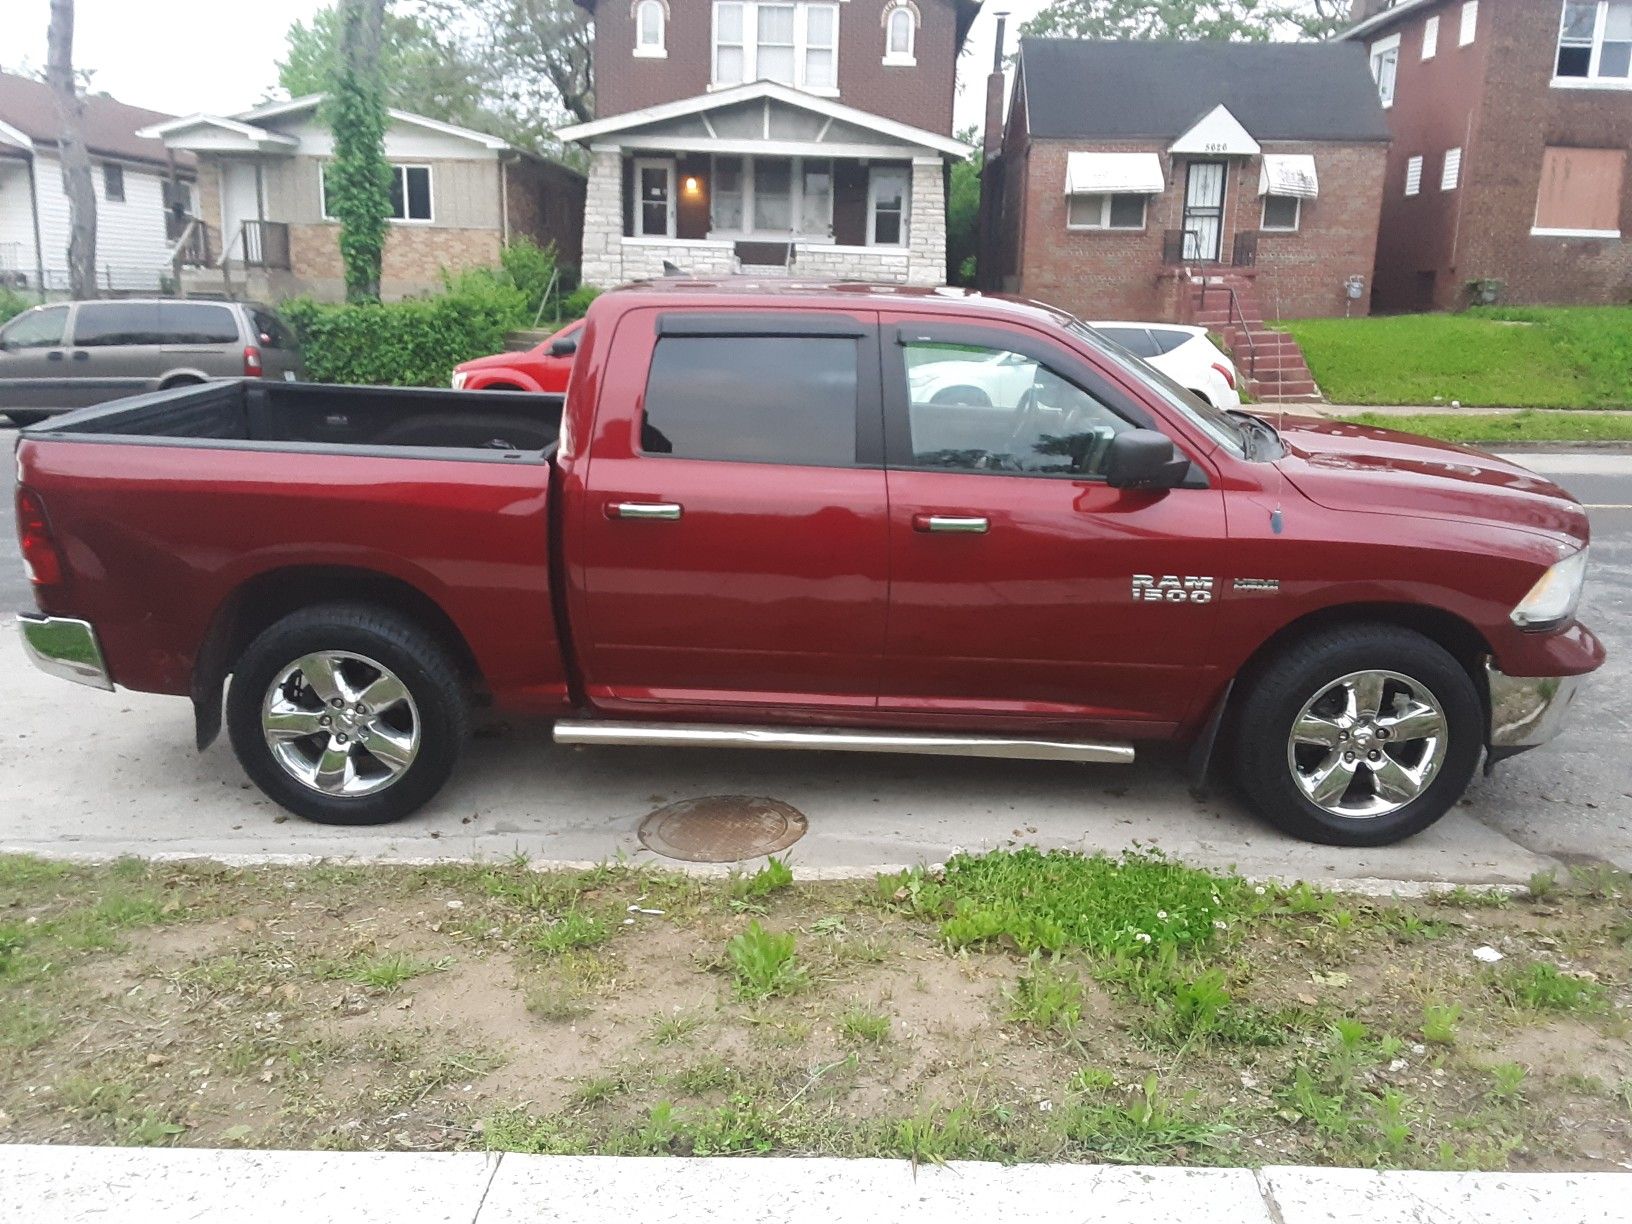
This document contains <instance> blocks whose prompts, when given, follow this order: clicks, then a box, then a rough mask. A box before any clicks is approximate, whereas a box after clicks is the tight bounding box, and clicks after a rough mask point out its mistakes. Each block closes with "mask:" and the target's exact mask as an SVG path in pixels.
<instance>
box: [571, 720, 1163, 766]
mask: <svg viewBox="0 0 1632 1224" xmlns="http://www.w3.org/2000/svg"><path fill="white" fill-rule="evenodd" d="M555 742H556V743H558V744H620V745H623V746H625V747H648V748H650V747H660V748H780V749H808V750H811V751H817V752H910V753H919V754H923V755H927V756H969V757H1005V758H1008V759H1010V760H1019V761H1087V762H1091V763H1093V764H1097V765H1129V764H1132V762H1133V745H1132V744H1122V743H1116V742H1114V741H1111V742H1105V743H1094V742H1089V741H1087V740H1051V739H1010V738H1006V737H998V736H991V735H950V734H940V733H936V732H931V731H916V732H905V733H904V732H900V731H862V730H852V729H849V728H833V727H751V726H738V725H729V724H714V723H665V722H653V723H637V722H616V721H608V720H595V719H564V720H563V721H561V722H558V723H556V724H555Z"/></svg>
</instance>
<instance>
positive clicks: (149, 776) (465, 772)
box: [0, 430, 1632, 883]
mask: <svg viewBox="0 0 1632 1224" xmlns="http://www.w3.org/2000/svg"><path fill="white" fill-rule="evenodd" d="M10 451H11V431H8V430H0V455H5V456H8V457H9V455H10ZM1523 461H1524V462H1526V463H1528V464H1529V465H1530V466H1532V467H1534V468H1536V469H1537V470H1539V471H1543V472H1546V473H1548V474H1549V475H1551V476H1553V477H1554V478H1555V479H1557V480H1558V481H1559V482H1560V483H1562V484H1564V485H1565V486H1566V487H1567V488H1569V489H1571V491H1572V492H1574V493H1575V494H1576V495H1577V496H1578V497H1580V498H1581V499H1582V500H1583V501H1584V502H1587V503H1588V504H1589V505H1594V506H1597V507H1603V508H1595V509H1593V510H1592V511H1591V514H1592V519H1593V531H1594V536H1595V540H1594V543H1593V574H1592V579H1591V581H1590V583H1589V586H1588V594H1587V599H1586V603H1585V606H1584V609H1583V618H1584V619H1585V620H1586V622H1587V623H1588V624H1590V625H1592V626H1593V627H1594V629H1596V630H1597V631H1598V632H1599V633H1600V634H1601V635H1602V636H1603V637H1604V638H1605V639H1606V641H1608V643H1609V646H1610V661H1609V664H1608V665H1607V667H1606V668H1605V669H1604V670H1603V671H1602V672H1601V673H1600V674H1599V676H1598V678H1597V679H1596V680H1595V682H1594V684H1593V685H1592V686H1591V687H1590V688H1589V689H1588V691H1587V692H1586V694H1585V695H1584V696H1583V697H1582V698H1581V699H1580V703H1579V705H1578V707H1577V710H1576V712H1575V717H1574V721H1573V725H1572V727H1571V728H1570V730H1569V732H1568V733H1567V735H1566V736H1565V738H1564V739H1562V740H1561V741H1559V742H1558V743H1556V744H1554V745H1553V746H1551V747H1550V748H1547V749H1544V750H1542V751H1539V752H1534V753H1530V754H1527V755H1526V756H1523V757H1521V758H1518V759H1517V760H1514V761H1511V762H1508V763H1506V764H1504V765H1502V766H1501V767H1500V768H1499V769H1498V770H1497V772H1496V775H1495V776H1494V777H1493V778H1489V779H1481V780H1480V781H1479V782H1477V783H1476V784H1475V786H1474V788H1473V789H1472V791H1471V792H1470V793H1469V795H1468V797H1467V798H1466V799H1465V800H1464V801H1463V803H1462V804H1461V805H1460V806H1459V807H1458V808H1457V809H1456V810H1455V811H1453V812H1452V813H1451V814H1450V815H1449V816H1447V817H1446V818H1445V819H1444V820H1442V821H1440V822H1439V824H1437V825H1435V826H1434V827H1433V828H1432V829H1430V830H1429V831H1428V832H1427V833H1424V834H1422V835H1421V836H1419V837H1417V838H1415V839H1413V840H1412V841H1410V842H1408V843H1406V844H1405V845H1402V846H1395V847H1389V848H1385V849H1381V850H1337V849H1332V848H1330V847H1319V846H1309V845H1305V844H1303V843H1301V842H1296V841H1292V840H1290V839H1288V838H1285V837H1283V836H1281V835H1280V834H1278V833H1276V832H1275V831H1273V830H1270V829H1268V828H1266V827H1265V826H1264V825H1262V824H1261V823H1259V822H1258V821H1257V820H1256V819H1254V818H1253V817H1251V816H1250V815H1248V814H1247V813H1246V812H1245V811H1243V810H1242V808H1241V807H1240V806H1239V805H1237V804H1236V803H1235V802H1234V801H1233V800H1232V799H1230V798H1229V797H1228V795H1227V794H1226V793H1224V792H1222V791H1220V792H1219V793H1216V794H1215V795H1213V796H1212V797H1211V798H1210V799H1208V800H1207V801H1205V802H1198V801H1196V800H1195V799H1193V798H1192V797H1191V796H1190V795H1189V794H1188V792H1187V791H1186V789H1185V786H1184V782H1183V778H1182V770H1181V768H1180V763H1179V762H1178V761H1177V759H1175V758H1174V757H1172V756H1170V755H1165V754H1160V753H1144V754H1142V755H1141V759H1140V761H1139V762H1138V763H1137V764H1135V765H1133V766H1131V767H1119V766H1084V765H1067V764H1058V763H1042V762H1008V761H984V760H956V759H950V758H935V757H887V756H864V755H863V756H851V755H845V754H829V753H822V754H784V753H753V752H725V751H679V750H667V749H628V748H563V747H558V746H556V745H554V744H552V743H551V742H550V740H549V738H548V735H547V733H546V731H545V729H543V728H538V727H516V728H512V729H509V730H508V731H506V732H504V733H503V734H500V735H498V736H494V737H485V738H481V739H478V740H476V741H475V742H474V743H473V744H472V745H471V749H470V752H469V753H468V755H467V757H466V759H465V760H464V762H463V763H462V765H461V767H460V769H459V771H458V773H457V774H456V775H455V778H454V780H453V782H452V783H451V784H450V785H449V786H448V788H447V789H446V790H445V791H444V792H443V793H442V795H441V796H440V797H439V798H438V799H437V801H436V802H435V803H434V804H432V805H431V806H430V807H429V808H427V809H426V810H424V811H422V812H420V813H419V814H418V815H416V816H415V817H413V818H411V819H409V820H407V821H404V822H402V823H401V824H398V825H393V826H389V827H387V828H382V829H357V830H353V829H337V828H326V827H323V826H318V825H311V824H306V823H304V822H302V821H300V820H298V819H295V818H292V817H287V818H286V817H285V814H284V813H283V812H282V810H281V809H279V808H276V807H275V806H273V805H272V804H270V803H269V802H268V801H267V800H265V799H263V798H262V797H261V796H260V794H259V792H257V791H255V790H253V789H251V788H250V786H249V783H248V782H247V781H246V780H245V779H244V776H243V774H242V772H241V771H240V770H239V769H238V766H237V764H236V762H235V761H234V760H233V757H232V753H231V752H230V750H229V749H228V748H227V747H226V746H225V744H224V743H218V744H217V745H216V746H215V747H213V748H211V749H210V750H209V751H208V752H206V753H204V754H203V755H199V754H197V753H195V752H194V751H193V750H192V747H191V740H192V715H191V710H190V708H189V707H188V705H187V703H186V702H185V701H181V700H177V699H173V698H159V697H150V696H146V695H143V694H139V693H127V692H119V693H100V692H97V691H95V690H92V689H88V688H82V687H78V686H73V685H68V684H64V683H63V682H61V681H57V680H53V679H51V678H49V677H47V676H45V675H43V674H41V673H37V672H36V671H34V670H33V669H32V668H30V667H28V666H27V665H26V664H25V663H24V662H23V660H22V657H21V654H20V649H19V646H18V644H17V642H16V641H15V629H14V628H12V627H11V626H10V625H9V624H8V626H7V627H6V628H5V629H4V630H3V631H0V850H7V851H34V852H39V853H49V854H85V855H96V856H107V855H117V854H142V855H151V854H166V855H211V856H227V857H231V856H235V855H246V856H259V855H329V856H349V855H356V856H366V857H369V858H378V859H387V860H406V859H416V860H417V859H432V858H449V857H470V856H490V857H496V856H504V855H510V854H514V853H518V852H519V853H522V854H526V855H528V856H531V857H535V858H547V859H560V860H599V859H604V858H607V857H610V856H613V855H617V854H629V855H631V856H634V857H636V858H647V857H650V856H649V854H648V852H647V851H645V850H644V849H642V848H641V846H640V843H639V841H638V840H637V838H636V835H635V831H636V826H637V825H638V824H639V822H640V820H641V818H642V817H643V816H645V815H646V814H647V813H648V812H650V811H651V810H652V809H653V808H655V807H657V806H659V805H661V804H664V803H668V802H671V801H673V800H677V799H683V798H690V797H697V796H704V795H721V794H739V795H741V794H747V795H767V796H772V797H774V798H777V799H781V800H783V801H785V802H787V803H791V804H792V805H794V806H795V807H796V808H798V809H799V810H800V811H802V812H804V813H805V814H806V816H807V817H808V819H809V822H810V829H809V832H808V833H807V834H806V835H805V837H804V838H803V839H802V840H801V841H799V842H797V843H796V844H795V845H794V846H793V848H792V850H791V852H790V853H791V855H792V858H793V860H794V862H795V865H796V868H798V867H804V868H806V869H814V868H824V869H857V868H870V867H876V866H881V865H889V864H907V863H913V862H918V861H921V860H930V861H933V860H937V859H940V858H944V857H945V856H946V855H947V854H948V853H950V852H951V851H952V849H953V848H954V847H958V846H962V847H966V848H970V849H974V848H984V847H990V846H995V845H1002V844H1007V843H1009V842H1011V841H1024V842H1030V843H1034V844H1037V845H1041V846H1045V847H1052V846H1069V847H1075V848H1078V849H1084V850H1094V849H1106V850H1111V851H1119V850H1121V849H1123V848H1124V847H1127V846H1130V845H1132V844H1133V843H1134V842H1136V841H1137V842H1142V843H1145V844H1154V845H1157V846H1160V847H1161V848H1162V849H1164V850H1166V851H1168V852H1169V853H1172V854H1176V855H1180V856H1183V857H1185V858H1187V859H1189V860H1191V861H1194V862H1198V863H1208V864H1214V865H1218V866H1229V865H1235V866H1237V867H1239V868H1240V869H1241V870H1242V871H1244V872H1246V873H1248V874H1250V875H1258V876H1278V877H1300V876H1301V877H1305V878H1309V879H1316V880H1334V879H1343V880H1355V879H1368V878H1371V879H1381V880H1446V881H1458V882H1469V883H1478V882H1514V881H1522V880H1525V879H1527V878H1528V877H1529V876H1530V874H1531V873H1532V872H1534V871H1536V870H1538V869H1542V868H1546V867H1549V866H1553V865H1556V864H1558V863H1561V862H1562V863H1577V862H1582V863H1585V862H1598V861H1609V862H1612V863H1615V864H1616V865H1618V866H1620V867H1622V868H1625V869H1628V870H1632V753H1629V752H1628V745H1629V744H1632V456H1620V455H1607V454H1603V453H1582V452H1561V453H1555V454H1547V455H1535V456H1530V457H1527V458H1525V459H1523ZM0 466H3V467H4V470H5V475H4V476H3V477H0V494H3V496H0V606H4V607H7V608H9V607H26V606H29V604H30V600H29V596H28V594H27V591H26V589H25V585H24V583H23V582H22V581H21V578H20V576H19V575H20V565H19V563H18V560H17V558H16V555H15V553H16V549H15V536H14V532H13V530H12V524H11V513H12V498H11V490H10V484H11V466H10V464H9V463H6V464H4V465H0Z"/></svg>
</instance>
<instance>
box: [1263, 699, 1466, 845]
mask: <svg viewBox="0 0 1632 1224" xmlns="http://www.w3.org/2000/svg"><path fill="white" fill-rule="evenodd" d="M1449 725H1450V724H1449V722H1448V720H1447V719H1446V717H1445V709H1444V707H1443V706H1442V705H1440V703H1439V699H1438V698H1437V697H1435V696H1434V694H1433V693H1432V692H1430V691H1429V689H1428V687H1427V686H1426V685H1424V684H1422V683H1420V682H1419V681H1416V680H1413V679H1412V678H1411V677H1409V676H1404V675H1401V674H1400V673H1399V672H1392V671H1359V672H1350V673H1349V674H1348V675H1346V676H1342V677H1339V678H1338V679H1336V680H1334V681H1332V682H1331V683H1330V684H1328V685H1326V686H1324V687H1323V688H1321V690H1320V691H1319V692H1317V693H1316V694H1315V695H1314V696H1313V697H1311V698H1310V699H1309V700H1308V701H1307V702H1306V703H1304V706H1303V709H1302V710H1301V711H1300V712H1299V713H1298V716H1297V718H1296V719H1294V720H1293V723H1292V731H1291V735H1290V737H1289V738H1288V740H1287V745H1286V763H1287V766H1288V768H1290V769H1291V771H1292V780H1293V781H1294V782H1296V783H1297V786H1298V789H1299V790H1300V791H1301V792H1302V793H1303V795H1304V797H1305V798H1306V799H1308V800H1309V801H1310V802H1311V803H1313V804H1315V805H1316V806H1317V807H1319V808H1321V809H1322V810H1323V811H1327V812H1330V813H1332V814H1333V815H1334V816H1346V817H1349V818H1350V819H1362V820H1364V819H1371V818H1375V817H1378V816H1387V815H1388V814H1390V813H1391V812H1397V811H1399V810H1400V809H1401V808H1403V807H1404V806H1405V805H1406V804H1408V803H1410V802H1411V801H1412V800H1413V799H1415V798H1417V796H1419V795H1421V794H1422V792H1423V791H1425V790H1427V789H1428V786H1429V784H1430V783H1431V782H1433V780H1434V777H1435V775H1436V774H1438V773H1439V768H1440V766H1441V765H1443V764H1444V763H1445V755H1446V752H1447V750H1448V747H1449V744H1450V739H1449V736H1448V734H1447V732H1448V729H1449Z"/></svg>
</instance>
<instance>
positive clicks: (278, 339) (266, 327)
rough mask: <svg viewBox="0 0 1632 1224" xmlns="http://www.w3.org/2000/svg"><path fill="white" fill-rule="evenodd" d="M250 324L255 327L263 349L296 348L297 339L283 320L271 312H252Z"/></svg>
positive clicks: (250, 313)
mask: <svg viewBox="0 0 1632 1224" xmlns="http://www.w3.org/2000/svg"><path fill="white" fill-rule="evenodd" d="M249 318H250V322H251V323H253V324H254V325H255V332H256V335H257V336H258V337H259V338H260V341H261V347H262V348H269V349H292V348H294V347H295V338H294V336H292V335H291V334H290V332H289V328H288V327H287V326H285V325H284V322H283V320H282V319H280V318H278V316H277V315H275V314H273V313H272V312H271V311H270V310H252V311H250V312H249Z"/></svg>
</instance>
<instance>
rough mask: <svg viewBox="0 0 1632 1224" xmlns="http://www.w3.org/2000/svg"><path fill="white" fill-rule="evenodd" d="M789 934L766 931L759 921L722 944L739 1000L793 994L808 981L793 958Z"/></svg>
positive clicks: (805, 974)
mask: <svg viewBox="0 0 1632 1224" xmlns="http://www.w3.org/2000/svg"><path fill="white" fill-rule="evenodd" d="M793 942H794V941H793V934H792V932H782V933H778V932H776V931H767V930H766V929H765V928H764V927H763V926H761V925H760V923H759V919H757V918H756V919H754V920H753V921H752V922H750V923H749V924H748V929H747V930H746V931H743V932H742V933H741V934H740V935H736V936H733V937H732V939H731V941H730V942H729V943H727V944H726V945H725V955H726V960H727V961H728V962H729V963H730V966H731V978H732V981H733V983H734V984H735V987H736V993H737V997H738V998H739V999H768V998H770V997H771V996H772V995H784V994H792V993H793V992H794V991H796V990H798V989H799V988H800V987H802V986H803V985H804V984H805V983H806V982H807V981H808V980H809V975H808V974H807V973H806V971H805V968H804V966H803V965H801V964H799V962H798V961H797V960H796V959H795V957H794V951H793Z"/></svg>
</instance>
